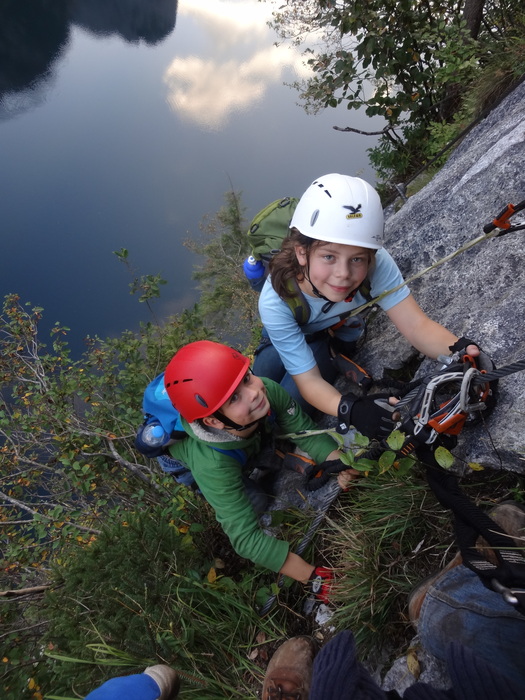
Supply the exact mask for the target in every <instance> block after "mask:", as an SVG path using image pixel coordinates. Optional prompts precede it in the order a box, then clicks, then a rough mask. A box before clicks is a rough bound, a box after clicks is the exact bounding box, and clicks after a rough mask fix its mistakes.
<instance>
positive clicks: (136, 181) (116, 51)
mask: <svg viewBox="0 0 525 700" xmlns="http://www.w3.org/2000/svg"><path fill="white" fill-rule="evenodd" d="M271 9H272V5H271V4H269V3H259V2H257V1H256V0H237V1H235V0H230V1H229V2H226V1H222V0H180V1H179V2H178V3H177V2H176V1H175V0H112V1H111V0H54V2H53V3H49V2H48V1H47V0H31V2H29V0H24V1H22V0H18V1H17V2H8V3H6V4H4V5H3V8H2V9H0V192H1V201H2V206H1V210H2V217H1V229H0V235H1V240H2V252H1V257H0V292H1V293H2V296H3V295H4V294H6V293H10V292H16V293H18V294H19V295H20V296H21V298H22V300H23V301H29V302H31V303H32V304H35V305H39V306H43V307H44V309H45V315H44V329H47V328H49V327H50V326H51V325H53V323H54V322H55V321H59V322H60V323H62V324H65V325H67V326H69V327H70V328H71V334H70V342H71V345H72V347H73V348H74V350H75V352H76V353H79V352H80V351H81V349H82V340H83V338H84V337H85V336H86V335H91V336H93V335H99V336H102V337H105V336H108V335H114V334H118V333H119V332H121V331H122V330H124V329H126V328H131V329H136V328H137V327H138V324H139V322H140V321H141V320H147V319H148V316H147V312H146V309H145V308H144V305H143V304H139V303H138V300H137V298H136V297H132V296H130V295H129V290H128V283H129V282H130V281H131V278H130V277H129V274H128V273H127V271H126V269H125V267H124V266H123V265H122V264H121V263H119V262H118V260H117V258H116V257H115V256H114V255H113V252H112V251H115V250H118V249H120V248H122V247H125V248H127V249H128V250H129V252H130V259H131V261H132V263H133V264H134V266H135V267H136V268H137V270H138V272H139V273H141V274H155V273H157V272H160V273H161V274H162V276H163V277H164V278H165V279H167V280H168V284H167V285H166V286H164V287H163V288H162V297H161V300H160V301H158V302H157V303H156V312H157V314H158V315H159V316H160V317H161V318H165V317H166V316H168V315H170V314H173V313H176V312H179V311H181V310H182V309H184V308H186V307H188V306H191V305H192V304H193V303H194V302H195V301H196V300H197V298H198V292H197V291H196V289H195V283H194V281H193V280H192V268H193V265H195V264H196V263H198V262H199V259H198V258H196V257H195V256H193V255H192V254H191V253H190V252H188V251H187V250H186V249H185V248H184V247H183V245H182V241H183V240H184V239H185V238H187V237H188V236H189V235H197V234H198V232H199V222H200V221H201V219H202V217H203V216H204V215H205V214H213V213H214V212H215V211H217V210H218V209H219V207H220V206H221V205H222V204H223V201H224V200H223V197H224V193H225V192H226V191H227V190H229V189H230V188H231V187H232V186H233V188H234V189H235V190H236V191H241V192H242V201H243V204H244V205H245V207H246V215H247V218H248V219H250V218H251V217H252V216H253V215H254V214H255V213H257V211H258V210H259V209H261V208H262V207H263V206H265V205H266V204H267V203H268V202H270V201H272V200H274V199H277V198H278V197H281V196H285V195H294V196H295V195H300V194H301V193H302V192H303V191H304V190H305V189H306V187H307V186H308V185H309V184H310V182H311V181H312V180H313V179H314V178H315V177H317V176H319V175H322V174H324V173H327V172H344V173H347V174H350V175H356V174H360V175H361V176H363V177H365V178H366V179H368V180H371V181H373V179H374V174H373V171H372V170H371V168H370V166H369V164H368V158H367V155H366V150H367V149H368V148H370V147H372V146H373V145H375V143H376V140H375V137H364V136H359V135H354V134H346V133H340V132H337V131H335V130H334V129H333V128H332V127H333V126H334V125H337V126H343V127H344V126H349V125H351V126H353V127H356V128H361V129H366V130H370V131H372V130H377V129H378V128H381V126H382V122H381V121H380V120H378V119H367V118H366V117H364V115H362V114H361V115H360V114H358V113H356V112H348V111H347V110H346V109H345V108H344V107H343V108H338V109H336V110H333V109H332V110H325V111H323V112H322V113H320V114H318V115H315V116H312V115H307V114H306V113H305V112H304V110H303V109H302V108H301V107H300V106H298V105H297V102H298V94H297V92H296V91H295V90H294V89H292V88H290V87H287V86H286V85H284V84H283V83H284V82H291V81H293V80H295V79H297V77H301V76H303V75H306V73H305V68H304V66H303V64H302V60H301V57H300V55H299V53H298V52H297V50H295V49H291V48H287V47H276V46H274V42H275V40H276V37H275V35H274V33H273V32H272V31H271V30H270V29H269V28H268V27H267V24H266V22H267V20H268V19H269V18H270V13H271Z"/></svg>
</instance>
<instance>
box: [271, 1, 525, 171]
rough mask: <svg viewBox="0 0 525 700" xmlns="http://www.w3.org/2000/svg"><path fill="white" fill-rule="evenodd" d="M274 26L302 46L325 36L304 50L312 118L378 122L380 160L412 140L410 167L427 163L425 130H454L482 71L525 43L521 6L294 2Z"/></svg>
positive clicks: (305, 93) (303, 87)
mask: <svg viewBox="0 0 525 700" xmlns="http://www.w3.org/2000/svg"><path fill="white" fill-rule="evenodd" d="M273 27H274V28H275V29H276V30H277V32H278V33H279V35H280V36H281V38H283V39H293V40H294V41H296V42H298V43H303V42H307V41H309V42H311V41H312V40H313V39H314V37H315V36H316V33H317V34H319V35H320V36H321V37H322V46H321V48H320V49H319V50H313V49H311V48H308V49H307V50H306V51H305V56H306V58H307V63H308V65H309V66H310V67H311V68H312V70H313V72H314V75H313V77H311V78H310V79H307V80H306V81H305V82H303V83H301V84H296V87H298V88H299V89H300V92H301V97H302V99H303V101H304V104H305V107H306V108H307V109H308V110H311V111H315V110H318V109H322V108H325V107H336V106H337V105H339V104H346V106H347V108H348V109H360V108H363V109H364V110H365V113H366V114H367V115H368V116H370V117H372V116H378V115H379V116H381V117H383V118H384V119H385V123H386V127H385V131H384V136H383V137H382V139H381V143H382V148H383V151H385V152H387V153H389V152H395V153H396V154H397V153H399V152H400V153H403V141H404V142H406V141H409V143H410V148H409V149H405V151H406V152H409V155H408V161H410V159H411V158H412V160H413V159H414V155H415V157H416V158H419V160H420V161H421V160H422V159H424V158H425V156H426V155H427V154H426V153H425V151H424V148H421V144H422V143H424V140H425V138H424V137H425V129H426V128H427V127H428V126H429V125H430V124H432V123H435V122H438V123H439V122H443V121H445V122H449V121H451V120H452V119H453V117H454V115H455V114H456V113H457V112H458V110H459V109H460V107H461V101H462V97H463V95H464V93H465V90H466V89H467V88H468V86H469V85H472V84H473V83H474V81H475V80H476V79H477V77H478V76H479V74H480V72H481V71H482V70H483V68H484V67H485V66H486V65H487V64H489V63H490V62H491V61H492V60H493V59H494V58H495V57H500V56H501V54H502V53H504V52H505V51H506V50H507V49H508V48H509V47H510V45H511V44H512V42H513V41H514V39H515V37H516V36H517V35H518V36H521V39H522V40H523V10H522V7H521V4H520V3H519V2H518V1H517V0H426V1H425V2H419V1H416V0H351V1H350V0H306V1H304V0H289V2H287V4H286V5H285V6H282V7H281V8H280V9H279V10H278V11H276V12H275V13H274V20H273ZM523 70H525V68H524V66H523V65H521V66H515V72H514V75H510V76H508V79H509V80H512V79H515V78H516V77H517V76H518V75H520V74H521V73H522V72H523ZM407 128H408V129H409V131H405V130H406V129H407ZM395 129H398V130H399V129H401V134H399V132H398V133H397V134H396V131H395ZM400 135H401V137H402V138H400ZM422 137H423V139H422ZM418 144H420V147H419V148H418ZM411 149H412V150H414V151H415V154H413V153H410V150H411ZM376 160H378V161H379V162H380V163H381V162H382V158H381V155H380V154H376ZM392 165H393V164H392ZM389 167H391V166H390V165H389ZM387 169H388V168H387Z"/></svg>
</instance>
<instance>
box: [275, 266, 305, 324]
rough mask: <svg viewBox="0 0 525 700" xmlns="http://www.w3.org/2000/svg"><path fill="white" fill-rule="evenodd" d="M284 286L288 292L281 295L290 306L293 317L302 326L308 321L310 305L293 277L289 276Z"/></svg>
mask: <svg viewBox="0 0 525 700" xmlns="http://www.w3.org/2000/svg"><path fill="white" fill-rule="evenodd" d="M286 288H287V289H288V291H289V292H290V295H289V296H286V297H284V298H283V297H281V298H282V300H283V301H284V302H286V304H288V306H289V307H290V309H291V311H292V313H293V317H294V318H295V320H296V321H297V323H298V324H299V325H300V326H304V325H305V324H306V323H308V320H309V318H310V306H309V304H308V302H307V301H306V297H305V296H304V294H303V292H302V290H301V288H300V287H299V284H298V283H297V280H296V279H295V277H291V278H290V279H289V280H287V281H286Z"/></svg>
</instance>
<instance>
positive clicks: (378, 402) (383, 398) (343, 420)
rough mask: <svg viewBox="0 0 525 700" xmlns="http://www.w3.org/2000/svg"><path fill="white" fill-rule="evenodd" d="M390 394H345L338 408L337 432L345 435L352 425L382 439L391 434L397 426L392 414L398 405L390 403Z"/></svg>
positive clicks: (370, 435)
mask: <svg viewBox="0 0 525 700" xmlns="http://www.w3.org/2000/svg"><path fill="white" fill-rule="evenodd" d="M388 399H389V395H388V394H372V395H370V396H363V397H361V398H359V397H357V396H356V395H355V394H352V393H349V394H344V396H342V397H341V401H340V402H339V408H338V410H337V422H338V425H337V432H338V433H341V434H342V435H344V434H345V433H347V432H348V429H349V427H350V426H351V425H353V426H354V428H355V429H356V430H357V431H358V432H360V433H362V434H363V435H366V437H369V438H377V439H378V440H381V439H383V438H386V437H388V436H389V435H390V433H391V432H392V431H393V430H394V428H395V422H394V420H393V419H392V414H393V413H394V412H395V410H396V407H395V406H391V405H390V404H389V403H388Z"/></svg>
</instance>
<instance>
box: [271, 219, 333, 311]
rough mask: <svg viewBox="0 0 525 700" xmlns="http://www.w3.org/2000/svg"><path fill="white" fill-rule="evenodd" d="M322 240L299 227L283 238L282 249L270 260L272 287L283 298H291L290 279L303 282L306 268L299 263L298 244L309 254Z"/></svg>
mask: <svg viewBox="0 0 525 700" xmlns="http://www.w3.org/2000/svg"><path fill="white" fill-rule="evenodd" d="M319 243H320V241H318V240H317V239H316V238H309V237H308V236H305V235H304V234H302V233H301V232H300V231H299V230H298V229H296V228H292V229H290V233H289V234H288V235H287V236H286V238H285V239H284V240H283V242H282V245H281V250H280V251H279V252H278V253H276V254H275V255H274V256H273V258H272V259H271V260H270V265H269V270H270V274H271V276H272V277H271V280H272V287H273V288H274V289H275V291H276V292H277V294H278V295H279V296H280V297H281V298H282V299H287V298H291V296H292V292H291V291H290V289H289V288H288V287H287V285H286V283H287V281H288V280H290V279H295V280H297V281H298V282H301V281H302V280H303V279H304V268H303V266H302V265H300V264H299V260H297V255H296V254H295V248H296V246H298V245H299V246H302V247H303V248H305V250H306V252H307V255H309V253H310V251H311V250H312V248H314V247H315V245H318V244H319Z"/></svg>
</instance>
